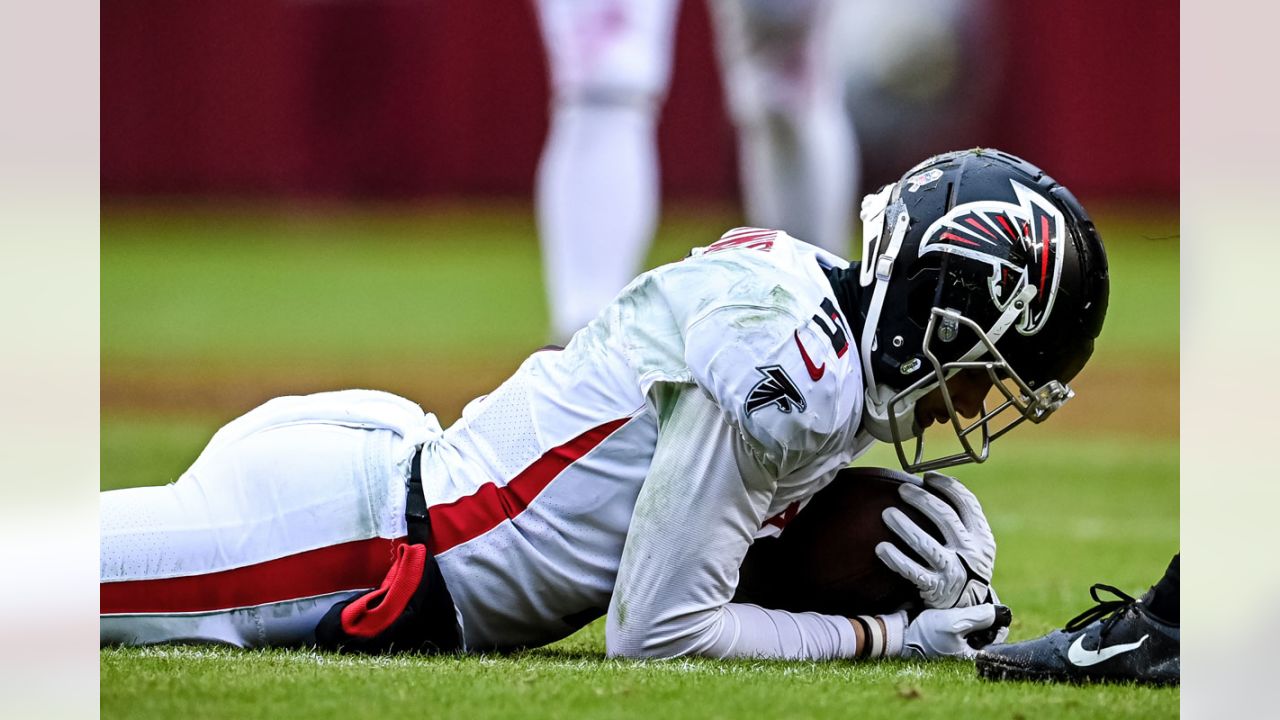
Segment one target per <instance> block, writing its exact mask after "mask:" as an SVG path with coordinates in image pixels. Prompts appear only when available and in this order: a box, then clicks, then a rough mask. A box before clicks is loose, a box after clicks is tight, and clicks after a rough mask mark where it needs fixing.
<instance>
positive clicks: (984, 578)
mask: <svg viewBox="0 0 1280 720" xmlns="http://www.w3.org/2000/svg"><path fill="white" fill-rule="evenodd" d="M924 484H925V487H927V488H929V489H930V490H933V491H934V492H936V493H937V494H938V495H941V496H942V497H944V498H946V499H947V500H948V501H950V503H951V505H949V504H948V503H947V502H944V501H943V500H942V499H941V498H939V497H937V496H935V495H934V494H933V493H930V492H929V491H928V490H925V489H922V488H920V487H917V486H915V485H912V484H910V483H903V484H901V485H899V486H898V494H899V495H900V496H901V497H902V499H903V501H905V502H906V503H907V504H908V505H910V506H912V507H914V508H916V509H917V510H919V511H920V512H921V513H923V514H924V515H925V517H927V518H928V519H929V520H930V521H931V522H933V524H934V525H936V526H937V527H938V529H939V530H940V531H941V532H942V537H943V539H944V540H945V541H946V542H945V544H943V543H939V542H938V541H937V540H935V539H934V538H933V536H931V535H930V534H929V533H927V532H926V531H925V530H924V529H923V528H921V527H920V526H919V525H917V524H915V523H914V522H912V521H911V518H909V517H907V515H906V513H904V512H902V511H901V510H899V509H898V508H894V507H890V508H886V509H885V511H884V513H883V514H882V517H883V518H884V522H885V524H886V525H888V526H889V528H890V529H891V530H893V532H894V533H895V534H896V535H897V536H898V537H900V538H902V541H903V542H905V543H906V544H907V547H909V548H911V549H912V550H914V551H915V552H917V553H918V554H919V555H920V557H921V558H923V559H924V561H925V563H926V565H927V567H926V566H922V565H921V564H920V563H918V562H916V561H915V560H913V559H911V558H909V557H907V556H906V554H904V553H903V552H902V551H901V550H899V549H898V547H897V546H895V545H894V544H893V543H888V542H882V543H879V544H878V545H876V556H877V557H879V558H880V560H881V562H883V563H884V564H885V565H887V566H888V567H889V569H891V570H893V571H894V572H896V573H898V574H899V575H901V576H902V577H904V578H906V579H907V580H909V581H911V582H912V583H913V584H914V585H915V586H916V588H917V589H919V590H920V597H921V599H922V600H924V603H925V605H926V606H927V607H930V608H951V607H967V606H972V605H977V604H979V603H984V602H988V600H989V598H990V585H991V574H992V572H993V571H994V570H995V562H996V540H995V537H994V536H993V535H992V534H991V526H990V525H988V524H987V518H986V516H985V515H983V513H982V505H981V504H979V503H978V498H977V497H975V496H974V494H973V493H971V492H969V489H968V488H966V487H965V486H964V485H962V484H961V483H960V481H959V480H956V479H955V478H952V477H948V476H946V475H942V474H941V473H932V472H931V473H925V476H924ZM952 505H954V506H955V508H956V509H952Z"/></svg>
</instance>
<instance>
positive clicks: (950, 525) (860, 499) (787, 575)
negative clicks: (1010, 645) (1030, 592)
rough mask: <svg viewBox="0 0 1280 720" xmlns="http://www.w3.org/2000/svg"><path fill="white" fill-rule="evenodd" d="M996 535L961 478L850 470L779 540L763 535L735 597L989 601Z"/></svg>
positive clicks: (788, 603)
mask: <svg viewBox="0 0 1280 720" xmlns="http://www.w3.org/2000/svg"><path fill="white" fill-rule="evenodd" d="M994 566H995V540H994V538H993V537H992V536H991V529H990V527H989V526H988V525H987V522H986V518H985V516H984V515H983V513H982V507H981V506H980V505H979V504H978V501H977V498H975V497H974V496H973V494H972V493H970V492H969V490H968V489H966V488H965V487H964V486H963V485H961V484H960V482H959V481H957V480H955V479H953V478H949V477H947V476H945V475H939V474H936V473H929V474H927V475H926V476H925V478H924V479H923V480H921V479H920V478H918V477H915V476H913V475H908V474H907V473H904V472H900V471H896V470H889V469H887V468H848V469H846V470H842V471H840V473H839V474H838V475H837V476H836V479H835V480H833V481H832V482H831V484H830V485H828V486H827V487H825V488H823V490H822V491H821V492H819V493H818V494H817V495H815V496H814V498H813V499H812V500H810V501H809V504H808V505H806V506H805V508H804V509H803V510H801V511H800V512H799V513H798V514H797V515H796V517H795V519H793V520H792V521H791V523H790V524H788V525H787V526H786V528H785V529H784V530H783V532H782V534H781V535H780V536H779V537H776V538H762V539H760V540H757V541H756V542H755V543H754V544H753V545H752V546H751V549H750V551H748V553H747V557H746V559H745V560H744V561H743V563H742V568H741V572H740V579H739V582H738V590H737V593H736V594H735V596H734V602H749V603H755V604H758V605H761V606H763V607H768V608H774V609H778V610H789V611H792V612H820V613H825V614H829V615H844V616H852V615H859V614H887V613H892V612H896V611H898V610H906V611H907V612H908V613H909V614H910V615H912V616H913V617H914V615H915V614H916V613H918V612H920V611H922V610H925V609H926V608H939V607H941V608H949V607H965V606H968V605H974V604H979V603H985V602H991V601H992V600H993V597H992V595H991V591H990V578H991V573H992V570H993V569H994Z"/></svg>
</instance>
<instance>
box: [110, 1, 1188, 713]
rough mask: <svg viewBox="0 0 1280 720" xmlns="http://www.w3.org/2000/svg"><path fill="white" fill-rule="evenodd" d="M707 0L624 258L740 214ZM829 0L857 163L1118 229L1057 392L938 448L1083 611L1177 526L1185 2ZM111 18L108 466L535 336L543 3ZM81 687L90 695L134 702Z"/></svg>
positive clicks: (1030, 617) (138, 461)
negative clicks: (967, 157) (988, 180)
mask: <svg viewBox="0 0 1280 720" xmlns="http://www.w3.org/2000/svg"><path fill="white" fill-rule="evenodd" d="M550 1H551V2H553V3H554V1H555V0H550ZM770 2H771V0H742V3H743V4H744V5H746V6H752V7H757V6H758V7H764V6H768V5H769V4H770ZM713 3H714V0H684V1H683V2H681V3H679V5H678V9H677V10H676V11H675V15H674V19H673V26H672V27H673V30H672V34H671V37H672V38H673V41H674V49H673V54H672V56H671V57H672V62H671V79H670V85H669V89H667V91H666V92H665V94H663V97H664V99H663V100H662V101H661V102H660V103H659V104H658V105H656V106H655V110H654V112H655V114H656V115H655V118H656V122H657V125H656V148H657V164H658V168H659V170H660V172H659V173H658V178H657V187H658V188H659V191H660V197H661V205H660V209H659V210H658V211H657V218H656V222H657V227H656V229H655V231H654V232H653V233H652V234H651V235H652V237H653V242H652V244H649V243H648V240H647V238H646V239H645V240H644V245H643V254H644V258H643V262H642V263H641V265H643V266H645V267H651V266H653V265H656V264H658V263H663V262H669V261H673V260H676V259H679V258H680V257H683V256H684V255H686V254H687V253H688V251H689V248H691V247H694V246H702V245H707V244H709V243H711V242H713V241H714V240H715V239H716V238H717V237H719V235H720V234H721V233H722V232H724V231H725V230H727V229H728V228H731V227H734V226H735V225H740V224H742V223H743V222H745V221H746V220H747V217H746V216H747V214H748V213H747V211H746V208H744V203H743V201H742V200H741V197H740V196H741V191H740V185H739V176H740V165H741V162H740V159H739V157H740V156H739V152H738V147H737V143H738V139H737V137H736V133H735V123H734V120H733V116H732V113H731V112H730V110H729V105H730V104H729V103H727V102H726V99H725V87H724V85H725V81H724V78H723V76H722V72H721V67H720V64H719V61H718V57H717V46H716V22H717V21H716V19H715V18H716V17H717V15H716V12H715V5H714V4H713ZM784 4H785V3H784ZM832 5H833V6H834V10H833V11H832V13H831V15H830V16H829V17H827V18H825V19H824V23H825V24H824V27H825V28H828V29H829V30H830V31H831V37H832V43H831V47H830V67H831V71H832V73H833V75H832V76H831V77H833V78H835V82H836V83H837V84H838V86H839V90H840V103H841V106H842V118H843V121H842V122H844V123H847V128H848V129H849V130H850V131H851V132H852V133H853V134H854V135H855V136H856V147H857V153H856V156H855V157H854V159H853V160H852V161H851V163H852V164H851V167H852V168H853V172H852V173H851V174H852V175H853V176H854V177H853V179H852V184H853V186H854V187H855V188H859V187H860V188H861V189H862V191H863V192H865V191H869V190H873V189H875V188H876V187H877V186H879V185H880V184H882V183H885V182H890V181H893V180H896V179H897V178H898V177H899V176H900V175H901V174H902V172H903V171H905V170H906V169H907V168H908V167H910V166H911V165H913V164H915V163H916V162H918V161H919V160H922V159H924V158H925V157H927V156H929V155H931V154H934V153H936V152H941V151H945V150H950V149H955V148H961V147H970V146H979V145H984V146H995V147H999V148H1001V149H1003V150H1006V151H1009V152H1012V153H1015V154H1018V155H1022V156H1023V157H1026V158H1027V159H1029V160H1031V161H1032V162H1034V163H1036V164H1038V165H1040V166H1041V167H1043V168H1045V169H1046V170H1047V171H1048V172H1049V173H1050V174H1051V175H1053V176H1054V177H1055V178H1056V179H1058V180H1059V181H1061V182H1062V183H1064V184H1065V185H1067V186H1068V187H1069V188H1071V189H1072V191H1073V192H1074V193H1075V194H1076V195H1077V196H1079V197H1080V199H1081V200H1082V201H1083V202H1084V204H1085V206H1086V207H1088V208H1089V209H1090V212H1091V213H1092V214H1093V216H1094V219H1095V221H1096V222H1097V224H1098V226H1099V228H1100V230H1101V232H1102V235H1103V237H1104V239H1105V241H1106V243H1107V248H1108V255H1109V258H1110V261H1111V268H1112V297H1111V309H1110V312H1109V315H1108V318H1107V324H1106V327H1105V328H1104V330H1103V334H1102V337H1101V340H1100V341H1099V345H1098V351H1097V353H1096V355H1095V359H1094V361H1093V362H1092V364H1091V365H1090V366H1089V368H1087V369H1086V371H1085V372H1084V373H1083V374H1082V375H1081V376H1080V378H1079V379H1078V381H1077V382H1076V383H1073V385H1074V386H1076V388H1077V390H1078V393H1079V394H1078V396H1077V398H1076V399H1075V400H1073V401H1072V402H1071V403H1070V404H1069V405H1068V406H1067V407H1066V408H1064V410H1063V411H1062V412H1060V413H1058V414H1056V415H1055V416H1054V418H1053V420H1052V422H1049V423H1046V424H1045V425H1043V426H1035V427H1032V428H1027V429H1025V430H1019V433H1016V434H1015V435H1014V436H1011V437H1010V439H1009V440H1008V441H1007V446H1006V448H1005V449H1004V451H1003V453H1004V454H1003V456H996V459H993V462H991V463H988V464H985V465H982V466H977V467H968V468H963V469H962V470H961V471H959V472H957V475H958V476H959V477H960V478H961V479H963V480H964V481H965V482H966V483H968V484H969V485H970V486H971V487H973V488H974V489H975V490H976V491H977V492H978V494H979V496H980V497H981V498H982V499H983V502H984V505H985V506H986V507H987V510H988V514H989V515H990V517H991V518H992V525H993V527H994V529H995V531H996V535H997V537H998V538H999V539H1000V543H1001V545H1000V548H1001V550H1000V552H1001V556H1000V565H999V566H998V569H997V577H996V582H997V584H998V585H999V586H1000V587H1001V596H1002V598H1003V599H1004V600H1005V601H1006V602H1009V603H1010V604H1011V605H1012V606H1014V607H1015V610H1016V613H1015V618H1016V619H1015V626H1014V634H1015V637H1027V636H1030V635H1032V634H1033V633H1039V632H1043V631H1045V630H1047V629H1049V628H1051V627H1054V626H1057V625H1060V624H1061V623H1062V622H1064V621H1066V620H1067V619H1068V618H1069V617H1071V616H1072V615H1074V614H1076V613H1077V612H1079V611H1080V610H1083V609H1085V608H1086V607H1087V606H1088V605H1089V604H1090V603H1089V600H1088V596H1087V589H1088V586H1089V584H1090V583H1093V582H1098V581H1102V582H1108V583H1111V584H1114V585H1117V586H1119V587H1121V588H1125V589H1127V590H1130V591H1140V590H1143V589H1145V588H1146V586H1147V585H1149V584H1151V583H1153V582H1155V580H1156V579H1157V578H1158V577H1159V575H1160V573H1161V572H1162V571H1163V569H1164V567H1165V565H1166V564H1167V562H1168V560H1169V557H1170V556H1171V555H1172V554H1173V553H1174V552H1177V550H1178V541H1179V528H1178V513H1179V505H1178V503H1179V500H1178V459H1179V445H1178V428H1179V385H1178V378H1179V354H1178V352H1179V286H1178V277H1179V240H1178V238H1179V216H1178V199H1179V186H1180V182H1179V147H1178V138H1179V120H1178V108H1179V57H1178V52H1179V51H1178V36H1179V18H1178V11H1177V6H1176V5H1175V4H1173V3H1169V2H1160V1H1158V0H1135V1H1133V2H1113V1H1108V0H1075V1H1073V2H1052V3H1050V2H1020V1H1018V0H971V1H969V2H965V1H963V0H918V1H912V2H884V1H883V0H835V1H834V2H833V3H832ZM101 39H102V48H101V91H102V99H101V197H102V217H101V247H100V249H101V431H102V432H101V485H102V487H103V488H104V489H110V488H117V487H128V486H134V485H147V484H157V483H164V482H168V481H171V480H173V479H175V478H176V477H177V476H178V474H180V473H181V472H182V471H183V470H184V469H185V468H186V466H187V465H188V464H189V463H190V462H191V460H193V459H194V458H195V456H196V454H197V453H198V452H199V450H200V448H201V447H203V445H204V443H205V442H206V441H207V440H208V438H209V436H210V435H211V434H212V433H213V432H214V431H215V430H216V429H217V428H218V427H219V426H220V425H222V424H224V423H225V422H227V421H228V420H230V419H231V418H233V417H235V416H237V415H239V414H241V413H243V412H245V411H247V410H249V409H250V408H252V407H253V406H255V405H256V404H258V403H261V402H263V401H265V400H267V399H269V398H271V397H274V396H277V395H284V394H296V393H305V392H313V391H318V390H328V389H334V388H338V387H373V388H379V389H384V390H389V391H392V392H396V393H399V394H402V395H405V396H407V397H409V398H412V399H413V400H415V401H417V402H418V403H420V404H421V405H422V406H423V407H424V408H426V409H427V410H430V411H434V412H436V413H437V414H438V415H439V416H440V418H441V420H442V421H444V422H446V423H448V422H450V421H452V420H453V419H455V418H456V417H457V415H458V413H459V412H460V410H461V408H462V405H463V404H464V403H465V402H466V401H468V400H470V399H471V398H473V397H476V396H478V395H480V394H483V393H485V392H488V391H489V390H490V389H491V388H492V387H494V386H495V385H496V384H497V383H499V382H501V381H502V380H503V379H504V378H505V377H506V376H507V375H508V374H509V373H510V372H511V371H512V370H513V369H514V368H515V367H516V366H517V365H518V363H519V362H520V361H521V360H522V359H523V358H524V357H525V356H527V354H528V353H529V352H530V351H532V350H534V349H536V348H538V347H539V346H541V345H543V344H545V343H546V342H547V340H548V339H549V338H551V337H552V336H553V335H554V333H553V331H552V329H551V323H550V316H549V309H548V301H547V288H546V283H545V282H544V269H543V266H542V261H543V257H542V252H541V248H540V244H539V236H540V232H539V231H540V229H541V227H540V223H539V221H538V220H537V217H538V207H537V205H538V203H536V202H535V194H536V191H537V186H538V177H539V164H540V160H541V158H542V156H543V152H544V144H545V143H546V141H547V138H548V134H549V132H550V131H551V129H552V123H551V118H552V117H553V113H554V111H555V107H556V104H555V102H553V91H552V88H553V83H552V82H551V80H550V79H549V74H550V68H549V65H548V61H547V52H546V48H545V47H544V42H543V34H542V32H541V31H540V27H539V14H538V10H537V6H536V5H535V3H533V2H530V1H528V0H491V1H489V2H472V3H466V2H444V1H443V0H422V1H420V2H408V1H395V2H392V1H376V0H254V2H248V1H247V0H223V1H222V2H217V3H172V2H161V1H159V0H116V1H114V2H110V3H105V4H104V5H103V6H102V8H101ZM585 205H586V204H585V203H584V207H583V208H582V210H583V211H584V212H585V211H588V210H590V208H589V207H585ZM568 207H569V210H568V212H570V213H573V212H574V211H575V210H576V208H574V207H573V205H572V198H570V202H569V205H568ZM851 207H852V209H853V216H852V217H850V218H847V219H848V220H849V221H850V222H849V225H850V227H851V232H850V235H851V237H850V240H851V241H852V239H853V238H852V235H854V234H856V231H857V225H858V224H857V222H856V208H857V202H856V200H853V201H851ZM604 247H605V248H606V249H607V248H608V245H607V244H606V245H605V246H604ZM849 247H850V249H853V250H856V247H857V246H856V243H853V242H850V246H849ZM1002 442H1006V441H1002ZM996 452H1001V450H1000V448H997V451H996ZM870 461H871V462H874V463H878V464H893V461H892V460H891V459H890V457H889V455H888V454H879V455H873V456H872V458H871V459H870ZM1046 568H1048V569H1049V571H1046ZM103 687H104V705H103V707H104V710H105V709H107V708H110V707H115V706H117V705H119V706H124V705H127V703H128V702H129V701H130V697H131V696H130V694H129V693H130V692H133V690H130V689H129V688H128V687H123V688H120V687H117V688H115V689H114V691H113V692H114V693H115V694H114V696H113V697H112V698H111V699H110V700H109V701H108V699H107V698H106V692H107V685H104V686H103ZM136 690H137V692H139V693H142V692H144V691H145V689H144V688H136ZM1172 703H1173V707H1175V708H1176V696H1175V697H1174V698H1173V699H1172ZM1161 707H1164V708H1165V709H1168V708H1169V707H1170V706H1169V705H1163V706H1161Z"/></svg>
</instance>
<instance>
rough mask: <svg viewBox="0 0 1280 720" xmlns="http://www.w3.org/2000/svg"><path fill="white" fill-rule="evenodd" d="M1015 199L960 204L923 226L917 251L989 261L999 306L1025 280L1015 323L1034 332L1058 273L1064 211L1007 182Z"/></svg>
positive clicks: (1055, 289)
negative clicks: (1027, 297) (1028, 295)
mask: <svg viewBox="0 0 1280 720" xmlns="http://www.w3.org/2000/svg"><path fill="white" fill-rule="evenodd" d="M1010 184H1011V185H1013V192H1014V195H1015V196H1016V197H1017V198H1018V204H1016V205H1015V204H1013V203H1007V202H1001V201H998V200H983V201H979V202H971V203H964V204H962V205H957V206H956V207H954V208H952V209H951V211H950V212H948V213H947V214H946V215H944V216H942V217H941V218H938V220H937V221H935V222H934V223H933V224H932V225H930V226H929V229H928V230H927V231H925V234H924V240H923V241H922V242H921V243H920V255H921V256H923V255H924V254H925V253H927V252H944V253H951V254H953V255H960V256H962V257H966V258H970V259H972V260H977V261H979V262H983V263H986V264H988V265H990V266H991V279H990V282H989V286H990V290H991V299H992V301H993V302H994V303H995V305H996V307H998V308H1000V309H1001V310H1002V311H1003V310H1004V309H1005V308H1006V307H1007V306H1008V304H1009V303H1010V302H1012V301H1013V298H1015V297H1016V296H1017V295H1018V293H1019V292H1020V291H1021V290H1022V288H1024V287H1026V286H1027V285H1028V284H1030V285H1033V286H1034V287H1035V288H1036V294H1035V297H1033V298H1032V299H1031V302H1030V303H1028V304H1027V308H1026V310H1025V311H1024V312H1023V313H1022V316H1021V317H1020V318H1019V319H1018V322H1017V324H1016V327H1017V329H1018V332H1020V333H1022V334H1023V335H1035V334H1036V333H1037V332H1039V331H1040V328H1042V327H1044V323H1045V321H1046V320H1048V319H1049V313H1050V312H1051V311H1052V310H1053V300H1054V298H1055V297H1056V296H1057V294H1058V280H1059V278H1060V277H1061V275H1062V243H1063V242H1064V241H1065V238H1066V233H1067V224H1066V220H1065V219H1064V218H1063V216H1062V212H1061V211H1060V210H1058V208H1057V207H1055V206H1054V205H1053V203H1051V202H1049V201H1048V200H1047V199H1046V198H1045V197H1044V196H1043V195H1041V194H1040V193H1038V192H1036V191H1034V190H1032V189H1030V188H1028V187H1026V186H1024V185H1021V184H1019V183H1018V182H1016V181H1012V180H1011V181H1010Z"/></svg>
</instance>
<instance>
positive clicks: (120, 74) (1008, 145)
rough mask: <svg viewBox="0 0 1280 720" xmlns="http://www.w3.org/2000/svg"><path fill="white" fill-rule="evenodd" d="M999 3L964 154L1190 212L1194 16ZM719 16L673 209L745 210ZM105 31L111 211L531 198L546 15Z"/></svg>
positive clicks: (168, 8)
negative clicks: (999, 155)
mask: <svg viewBox="0 0 1280 720" xmlns="http://www.w3.org/2000/svg"><path fill="white" fill-rule="evenodd" d="M837 1H841V0H837ZM993 1H994V9H995V10H996V11H997V12H996V13H995V16H996V19H994V20H993V21H992V22H994V23H995V24H996V29H995V32H993V33H992V40H991V41H990V42H989V45H990V47H987V48H979V49H977V50H978V52H979V53H980V54H981V53H989V55H990V57H992V58H993V59H995V60H996V61H997V62H996V63H995V65H998V66H999V67H1000V68H1001V69H1002V70H1001V76H1000V77H1001V80H1000V82H999V83H998V87H997V88H996V91H995V94H994V98H993V101H992V102H990V103H989V104H988V105H987V106H986V107H987V112H986V113H985V114H984V116H983V117H981V118H980V122H979V123H978V127H977V131H976V132H975V133H974V135H973V136H972V138H971V141H970V142H966V143H965V144H967V145H978V144H993V145H998V146H1000V147H1003V148H1005V149H1008V150H1010V151H1012V152H1016V153H1019V154H1023V155H1026V156H1027V157H1029V158H1033V159H1034V160H1035V161H1036V162H1037V163H1039V164H1041V165H1044V166H1046V167H1049V168H1052V169H1053V174H1054V175H1055V176H1056V177H1058V178H1059V179H1060V180H1063V181H1064V182H1066V183H1068V184H1069V185H1071V186H1072V187H1073V188H1074V189H1075V190H1076V192H1077V194H1080V195H1085V196H1098V195H1105V196H1107V197H1111V198H1132V199H1143V200H1156V201H1166V202H1168V201H1176V199H1177V195H1178V9H1177V5H1176V4H1174V3H1168V2H1161V1H1159V0H1142V1H1128V2H1116V1H1115V0H1077V1H1076V2H1027V1H1026V0H993ZM704 2H705V0H685V2H684V6H683V8H682V10H681V19H680V22H679V36H678V39H677V43H676V61H675V75H674V80H673V85H672V89H671V92H670V95H669V96H668V99H667V102H666V105H665V107H664V110H663V120H662V126H661V134H660V146H661V151H662V162H663V183H664V192H665V194H666V195H667V196H668V197H670V198H695V199H723V200H732V199H734V198H736V187H737V185H736V180H735V178H734V172H735V169H734V168H735V165H734V157H733V156H734V149H733V138H732V133H731V130H730V126H729V124H728V121H727V119H726V118H725V114H724V107H723V102H722V99H721V94H720V84H719V77H718V73H717V69H716V65H715V58H714V54H713V50H712V47H711V43H710V28H709V22H708V17H707V10H706V7H705V6H704ZM101 22H102V57H101V59H102V67H101V89H102V116H101V123H102V158H101V160H102V163H101V167H102V191H103V195H104V197H107V198H108V199H109V198H111V197H136V196H149V195H158V196H175V195H179V196H181V195H195V196H217V197H260V196H264V195H265V196H280V197H297V196H302V197H379V198H381V197H420V196H441V195H445V196H463V195H475V194H480V195H508V196H519V195H525V196H527V195H528V194H529V193H530V192H531V189H532V184H533V175H534V170H535V168H536V166H537V159H538V155H539V152H540V149H541V144H542V140H543V135H544V133H545V132H546V126H547V119H546V116H547V81H546V68H545V63H544V60H543V54H542V48H541V38H540V36H539V34H538V30H537V25H536V21H535V17H534V12H533V8H532V5H531V3H530V2H529V0H489V1H487V2H445V1H444V0H431V1H425V0H424V1H421V2H381V1H373V0H363V1H361V0H354V1H341V0H339V1H332V0H330V1H324V2H315V1H310V0H220V1H219V2H197V3H185V2H179V3H175V2H169V1H167V0H116V1H115V2H110V3H106V4H104V5H103V7H102V14H101ZM929 149H930V150H932V149H933V148H929ZM873 179H875V178H873Z"/></svg>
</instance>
